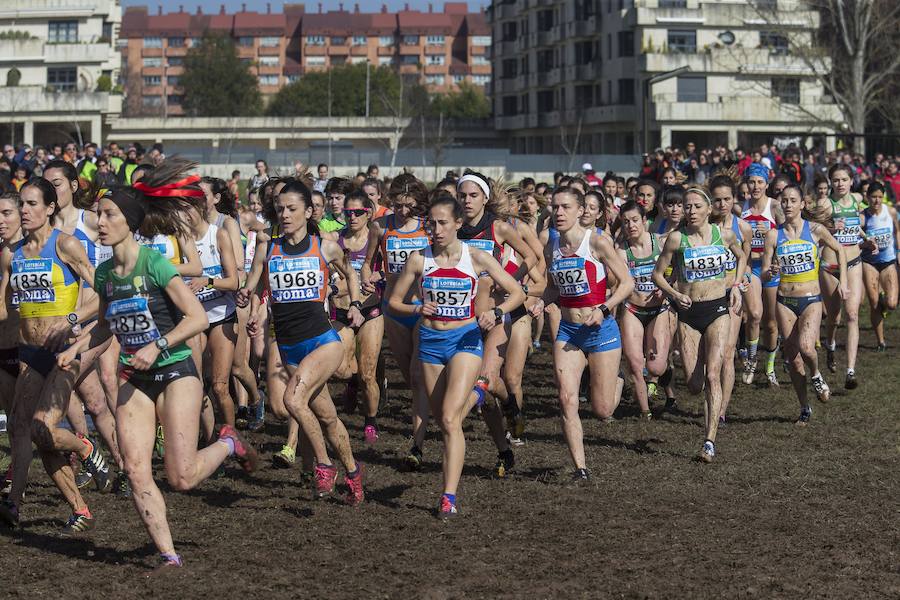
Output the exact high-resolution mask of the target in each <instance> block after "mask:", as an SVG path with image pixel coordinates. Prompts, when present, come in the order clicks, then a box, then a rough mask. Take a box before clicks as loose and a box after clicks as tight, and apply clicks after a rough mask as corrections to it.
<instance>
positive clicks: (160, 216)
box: [57, 162, 257, 568]
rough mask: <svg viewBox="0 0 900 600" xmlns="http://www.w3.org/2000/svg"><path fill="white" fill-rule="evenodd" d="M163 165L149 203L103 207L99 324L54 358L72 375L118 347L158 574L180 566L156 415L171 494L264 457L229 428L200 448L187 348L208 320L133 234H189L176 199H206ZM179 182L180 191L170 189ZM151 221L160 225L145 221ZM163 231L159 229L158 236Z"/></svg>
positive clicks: (134, 462) (106, 201)
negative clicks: (88, 357) (156, 465)
mask: <svg viewBox="0 0 900 600" xmlns="http://www.w3.org/2000/svg"><path fill="white" fill-rule="evenodd" d="M168 167H169V165H167V164H166V163H165V162H164V163H162V164H161V165H160V166H159V167H158V168H157V169H155V170H154V172H153V174H152V175H149V176H147V177H145V178H143V179H142V180H141V183H142V184H143V185H142V186H141V187H143V188H144V189H145V190H146V191H147V193H148V194H149V195H150V196H151V197H152V200H150V201H149V202H148V201H147V200H146V199H145V198H144V195H143V194H142V193H141V192H139V191H137V190H134V189H126V188H123V189H117V190H115V191H113V192H112V194H110V195H108V196H106V197H104V198H103V199H102V200H101V201H100V218H99V231H100V240H101V241H102V242H103V243H104V244H108V245H109V246H111V247H112V248H113V259H112V260H110V261H107V262H105V263H103V265H102V266H101V267H100V268H99V269H98V271H97V276H96V279H95V282H94V288H95V290H96V291H97V293H98V294H99V295H100V315H102V316H101V317H100V324H99V326H98V327H96V328H94V330H92V332H91V335H90V336H86V337H84V338H83V340H82V341H81V342H80V343H79V344H77V345H75V346H72V347H70V348H69V349H68V350H67V351H65V352H63V353H62V354H61V355H60V356H59V357H58V359H57V361H58V365H59V366H60V367H61V368H63V369H69V368H71V367H72V366H73V365H75V364H77V363H75V362H74V361H75V360H76V356H77V353H78V352H79V351H80V350H82V349H84V348H86V347H87V346H88V345H90V344H97V343H98V342H99V341H101V340H102V339H103V338H105V337H108V336H109V335H110V334H111V333H114V334H115V335H116V336H117V337H118V339H119V344H120V347H121V354H120V357H119V363H120V365H121V368H120V373H119V378H120V386H119V397H118V408H117V416H118V422H117V427H118V430H119V439H120V440H122V448H123V451H124V454H125V466H126V470H127V472H128V478H129V480H130V482H131V486H132V489H133V490H134V495H133V499H134V505H135V508H136V509H137V512H138V515H139V516H140V518H141V520H142V521H143V522H144V527H145V528H146V529H147V532H148V533H149V534H150V537H151V539H152V540H153V543H154V545H155V546H156V548H157V550H158V551H159V553H160V558H161V560H162V565H161V567H160V568H167V567H180V566H182V559H181V557H180V556H179V555H178V554H177V553H176V552H175V546H174V543H173V541H172V534H171V532H170V531H169V524H168V520H167V518H166V504H165V500H164V499H163V496H162V494H161V493H160V491H159V488H158V487H157V485H156V482H155V481H154V479H153V468H152V464H151V462H152V457H153V445H154V440H155V430H156V421H157V415H158V417H159V420H160V421H161V422H162V424H163V427H164V428H165V431H166V432H167V434H168V440H167V448H166V454H165V466H166V475H167V477H168V480H169V483H170V484H171V485H172V487H173V488H175V489H176V490H179V491H186V490H189V489H192V488H194V487H196V486H197V485H198V484H200V483H201V482H202V481H203V480H204V479H206V478H207V477H209V476H210V475H211V474H212V473H213V472H215V470H216V469H217V468H218V467H219V465H220V464H221V463H222V462H223V461H224V460H225V459H226V458H227V457H228V456H230V455H234V456H235V457H236V458H237V459H238V461H239V462H240V463H241V464H242V466H243V467H244V469H245V470H246V471H248V472H250V471H253V470H254V469H255V468H256V463H257V455H256V451H255V450H254V449H253V447H252V446H250V445H249V444H247V443H246V442H244V441H243V440H242V439H241V438H240V436H239V434H238V433H237V431H235V430H234V428H233V427H231V426H230V425H223V426H222V428H221V429H220V431H219V438H218V440H217V441H216V442H215V443H213V444H211V445H209V446H207V447H206V448H204V449H203V450H199V451H198V450H197V442H196V440H197V437H198V429H199V423H200V404H201V399H202V397H203V386H202V384H201V383H200V379H199V377H198V374H197V370H196V368H195V366H194V362H193V361H192V360H191V350H190V348H188V346H187V344H186V343H185V342H186V340H187V339H188V338H190V337H191V336H194V335H197V334H198V333H200V332H201V331H203V329H204V328H205V326H206V324H207V321H206V314H205V312H204V309H203V307H202V306H201V304H200V303H199V302H198V301H197V299H196V297H195V296H194V294H193V293H192V292H191V290H190V289H188V286H187V285H186V284H185V283H184V281H183V280H182V279H181V278H180V277H179V276H178V272H177V271H176V269H175V267H174V265H172V263H171V262H169V261H167V260H166V259H165V258H164V257H163V256H162V255H161V254H160V253H158V252H155V251H154V250H151V249H150V248H148V247H146V246H142V245H140V244H138V242H137V241H136V240H135V237H134V234H135V233H137V232H138V230H139V229H140V230H142V231H143V233H144V234H154V235H155V234H158V233H159V234H163V235H171V234H173V233H174V232H176V231H178V230H179V229H181V228H183V227H184V223H185V222H186V220H188V219H185V215H184V213H185V212H188V211H189V208H188V205H187V204H186V203H185V202H184V201H183V200H182V199H181V198H179V197H170V195H174V193H175V192H177V193H179V194H182V195H187V194H202V192H201V191H200V190H199V189H198V188H197V186H196V180H197V179H199V177H197V176H192V177H188V178H183V177H182V175H183V170H182V168H181V166H180V165H178V164H177V163H173V167H174V168H175V170H176V173H177V176H176V177H172V178H167V179H166V181H165V182H164V181H162V178H163V177H165V173H166V172H170V169H169V168H168ZM173 180H177V184H176V185H178V187H177V188H176V189H170V188H168V187H166V183H169V182H171V181H173ZM145 218H146V220H151V219H152V220H153V224H148V223H144V221H145ZM157 227H161V229H157Z"/></svg>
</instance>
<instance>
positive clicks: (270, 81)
mask: <svg viewBox="0 0 900 600" xmlns="http://www.w3.org/2000/svg"><path fill="white" fill-rule="evenodd" d="M259 85H278V75H260V76H259Z"/></svg>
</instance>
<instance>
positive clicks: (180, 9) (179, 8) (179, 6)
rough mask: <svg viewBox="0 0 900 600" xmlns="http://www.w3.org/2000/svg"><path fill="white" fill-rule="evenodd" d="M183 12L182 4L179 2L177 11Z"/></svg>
mask: <svg viewBox="0 0 900 600" xmlns="http://www.w3.org/2000/svg"><path fill="white" fill-rule="evenodd" d="M183 12H184V4H179V5H178V13H179V14H180V13H183Z"/></svg>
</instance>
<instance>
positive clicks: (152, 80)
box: [144, 75, 162, 87]
mask: <svg viewBox="0 0 900 600" xmlns="http://www.w3.org/2000/svg"><path fill="white" fill-rule="evenodd" d="M157 85H162V75H144V87H154V86H157Z"/></svg>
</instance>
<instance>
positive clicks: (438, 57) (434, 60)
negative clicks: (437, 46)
mask: <svg viewBox="0 0 900 600" xmlns="http://www.w3.org/2000/svg"><path fill="white" fill-rule="evenodd" d="M425 59H426V60H427V61H428V62H427V64H429V65H442V64H444V55H443V54H429V55H428V56H426V57H425Z"/></svg>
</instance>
